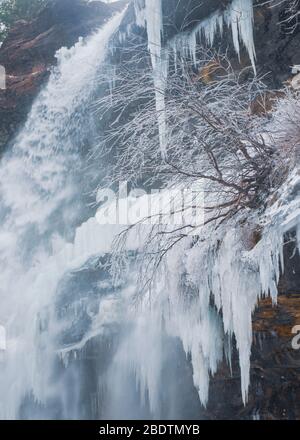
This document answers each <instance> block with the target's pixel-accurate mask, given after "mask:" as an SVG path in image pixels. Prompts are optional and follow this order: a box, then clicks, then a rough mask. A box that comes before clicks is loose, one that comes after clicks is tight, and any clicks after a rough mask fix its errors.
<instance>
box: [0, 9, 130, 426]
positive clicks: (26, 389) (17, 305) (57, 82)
mask: <svg viewBox="0 0 300 440" xmlns="http://www.w3.org/2000/svg"><path fill="white" fill-rule="evenodd" d="M121 18H122V14H117V15H116V16H114V17H113V18H112V19H111V20H110V21H109V22H108V23H107V24H105V25H104V27H103V28H102V29H101V30H99V31H98V32H97V33H95V35H93V36H91V37H90V38H89V39H88V40H87V41H86V42H85V41H83V40H80V41H79V42H78V43H77V44H76V45H75V46H74V47H73V48H71V49H69V50H68V49H65V48H63V49H61V50H60V51H59V52H58V54H57V59H58V66H57V68H55V69H54V70H53V72H52V73H51V77H50V79H49V82H48V84H47V86H46V87H45V88H44V90H43V91H42V92H41V93H40V95H39V96H38V98H37V99H36V101H35V103H34V105H33V107H32V110H31V112H30V115H29V117H28V120H27V122H26V124H25V127H24V128H23V129H22V131H21V132H20V134H19V135H18V136H17V138H16V140H15V142H14V145H13V147H12V149H11V150H10V151H9V152H8V153H7V154H6V155H5V157H4V158H3V159H2V163H1V168H0V193H1V207H0V215H1V234H0V260H1V267H2V269H1V274H0V286H1V287H0V295H1V310H0V323H1V325H2V326H3V327H5V329H6V335H7V341H6V344H7V349H6V351H5V353H4V356H3V358H2V360H1V364H0V371H1V373H0V418H9V419H11V418H17V417H19V416H20V408H21V407H22V402H23V401H26V400H32V401H35V402H39V404H40V405H42V404H45V403H47V401H49V399H50V400H51V398H53V397H55V393H56V390H55V389H54V387H53V386H52V387H50V388H49V381H50V379H51V375H52V374H53V362H54V352H55V346H54V338H52V336H53V335H51V334H50V333H49V332H50V328H49V326H48V324H47V322H48V321H49V315H50V314H51V310H52V308H53V307H52V306H53V301H54V299H53V295H54V293H55V291H56V286H57V282H58V280H59V279H60V278H61V276H62V275H63V274H64V272H65V271H66V270H67V261H64V260H63V258H61V259H60V261H58V260H55V255H58V254H59V252H60V251H61V249H64V248H66V247H67V244H66V242H67V241H69V240H72V239H73V237H74V231H75V227H76V225H78V224H80V223H81V222H82V221H83V220H84V219H85V218H86V216H87V215H88V213H87V212H86V211H88V210H87V204H86V203H85V202H86V201H84V197H85V194H86V192H87V191H88V189H89V188H87V186H86V185H85V183H84V182H85V181H86V180H87V179H84V178H83V170H84V161H83V160H82V155H81V152H82V150H83V149H84V148H85V147H86V144H88V142H89V136H90V134H91V133H92V131H93V120H92V118H91V116H90V115H91V112H88V111H87V109H88V106H89V103H90V101H91V97H92V95H93V93H94V91H95V89H96V84H97V83H96V81H95V80H96V74H97V69H98V67H99V65H100V64H101V62H102V61H103V60H104V58H105V55H106V46H107V43H108V41H109V39H110V37H111V36H112V34H113V33H114V31H115V30H116V28H117V27H118V25H119V23H120V20H121ZM51 307H52V308H51ZM44 333H47V338H45V339H43V334H44ZM24 399H25V400H24ZM23 406H24V405H23ZM30 416H33V417H35V416H37V415H36V414H30ZM49 416H51V415H49ZM64 416H66V414H64V413H63V412H62V413H61V414H60V417H64Z"/></svg>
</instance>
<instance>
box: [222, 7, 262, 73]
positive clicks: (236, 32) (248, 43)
mask: <svg viewBox="0 0 300 440" xmlns="http://www.w3.org/2000/svg"><path fill="white" fill-rule="evenodd" d="M225 20H226V22H227V25H228V27H231V30H232V38H233V44H234V48H235V51H236V53H237V54H238V56H239V58H240V40H241V41H242V42H243V43H244V46H245V47H246V49H247V51H248V54H249V57H250V60H251V64H252V67H253V70H254V72H255V73H256V67H255V57H256V54H255V45H254V35H253V22H254V16H253V0H233V2H232V4H231V6H230V7H229V8H228V10H227V13H226V14H225Z"/></svg>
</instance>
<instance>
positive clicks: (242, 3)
mask: <svg viewBox="0 0 300 440" xmlns="http://www.w3.org/2000/svg"><path fill="white" fill-rule="evenodd" d="M253 22H254V15H253V0H233V1H232V3H231V4H230V5H229V6H228V8H227V9H226V10H225V11H217V12H215V13H213V14H212V15H210V16H209V17H208V18H206V19H204V20H202V21H200V22H199V23H198V25H197V26H196V27H195V28H194V29H193V30H192V31H191V32H184V33H181V34H178V35H176V36H175V37H174V38H172V39H171V40H170V41H169V46H170V48H171V49H172V50H173V52H174V55H175V58H177V54H178V53H179V54H181V55H183V56H186V55H189V56H191V57H192V58H193V60H194V62H195V63H196V59H197V55H196V51H197V42H203V43H205V44H206V45H208V46H209V47H211V46H212V45H213V43H214V41H215V39H216V37H217V36H218V35H220V36H222V35H223V32H224V26H225V25H226V26H227V27H228V29H231V33H232V39H233V45H234V49H235V51H236V53H237V55H238V57H240V50H241V49H240V45H241V43H243V44H244V46H245V48H246V49H247V52H248V54H249V57H250V60H251V64H252V67H253V70H254V72H255V73H256V66H255V57H256V55H255V44H254V34H253Z"/></svg>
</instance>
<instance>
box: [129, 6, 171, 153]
mask: <svg viewBox="0 0 300 440" xmlns="http://www.w3.org/2000/svg"><path fill="white" fill-rule="evenodd" d="M134 5H135V12H136V24H137V25H139V26H145V25H146V29H147V34H148V49H149V52H150V56H151V63H152V68H153V81H154V89H155V101H156V112H157V120H158V129H159V140H160V148H161V153H162V156H163V157H164V156H166V142H167V139H166V136H167V125H166V116H165V84H166V80H167V76H168V55H167V51H166V50H164V49H163V48H162V37H163V14H162V0H145V3H144V4H143V3H141V2H140V1H139V0H136V1H135V3H134Z"/></svg>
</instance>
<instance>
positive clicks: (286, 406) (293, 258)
mask: <svg viewBox="0 0 300 440" xmlns="http://www.w3.org/2000/svg"><path fill="white" fill-rule="evenodd" d="M285 266H286V270H285V273H284V275H283V276H282V277H281V279H280V283H279V297H278V304H277V305H273V304H272V302H271V300H270V299H269V298H268V299H264V300H262V301H260V303H259V304H258V307H257V309H256V311H255V313H254V315H253V346H252V355H251V370H250V376H251V382H250V390H249V400H248V403H247V404H246V406H244V405H243V403H242V399H241V391H240V383H241V382H240V380H241V378H240V370H239V365H238V355H237V352H236V351H234V353H233V360H232V371H230V368H229V367H228V365H227V364H226V363H225V362H224V363H223V364H222V365H221V367H220V368H219V370H218V372H217V374H216V376H215V377H214V378H212V380H211V384H210V399H209V404H208V406H207V408H206V410H205V412H204V417H206V418H208V419H264V420H275V419H287V420H288V419H289V420H291V419H298V420H299V419H300V348H299V349H298V350H296V349H295V348H293V346H292V340H293V338H294V336H295V334H293V333H292V329H293V328H294V327H295V326H296V325H300V255H299V252H295V245H294V244H293V243H289V244H286V246H285Z"/></svg>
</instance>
